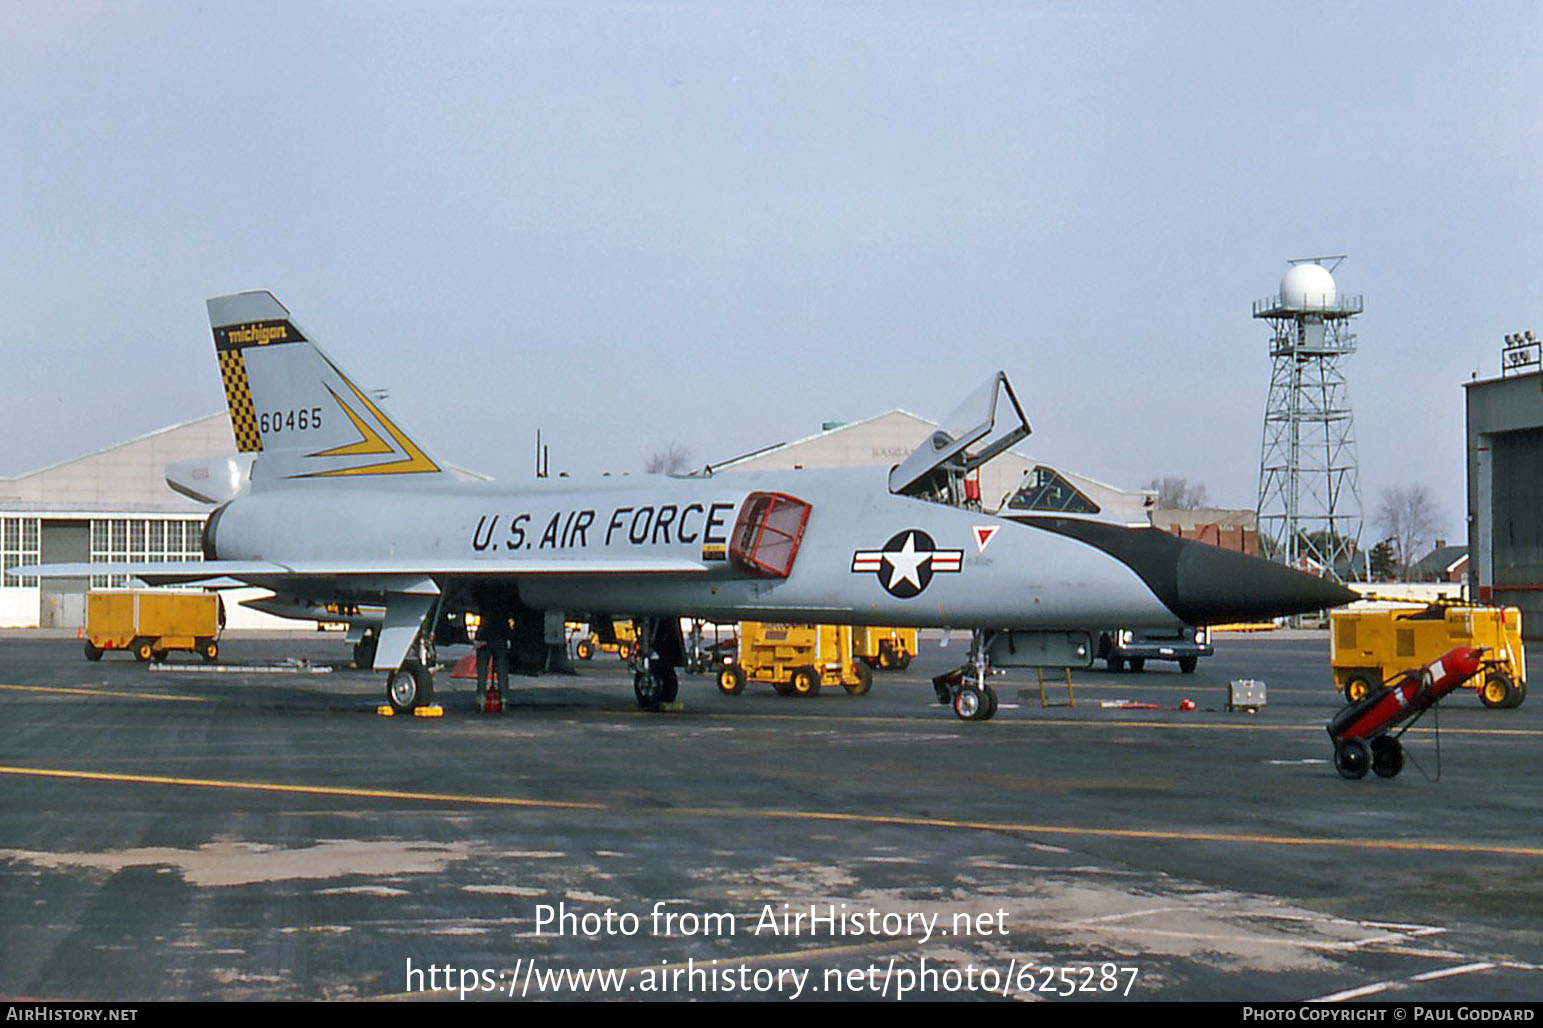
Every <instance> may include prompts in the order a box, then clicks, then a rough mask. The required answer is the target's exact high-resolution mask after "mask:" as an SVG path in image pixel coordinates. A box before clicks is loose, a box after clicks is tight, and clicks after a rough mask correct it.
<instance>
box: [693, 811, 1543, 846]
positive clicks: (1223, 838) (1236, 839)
mask: <svg viewBox="0 0 1543 1028" xmlns="http://www.w3.org/2000/svg"><path fill="white" fill-rule="evenodd" d="M670 813H673V814H682V815H686V816H692V817H710V818H717V819H720V820H722V819H726V818H735V817H748V818H764V819H779V820H789V821H826V822H840V823H846V824H868V825H897V826H901V827H908V828H958V829H966V830H969V831H977V832H1004V833H1008V834H1013V835H1077V836H1083V837H1091V838H1100V839H1135V840H1139V841H1143V842H1225V843H1240V844H1246V845H1256V846H1296V847H1304V848H1306V847H1312V848H1338V849H1357V850H1381V851H1388V852H1401V853H1485V854H1499V855H1503V856H1513V857H1543V846H1502V845H1498V844H1490V843H1462V842H1419V841H1401V840H1397V839H1334V838H1314V837H1311V836H1292V835H1253V834H1249V833H1242V832H1180V831H1163V830H1158V829H1141V828H1097V827H1085V826H1079V825H1045V824H1019V823H1014V822H1001V821H952V820H947V819H944V818H934V817H902V816H894V815H885V814H838V813H831V812H826V811H818V810H735V809H730V808H705V807H704V808H685V807H683V808H678V809H676V810H672V811H670Z"/></svg>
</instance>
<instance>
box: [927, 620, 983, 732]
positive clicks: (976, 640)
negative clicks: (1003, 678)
mask: <svg viewBox="0 0 1543 1028" xmlns="http://www.w3.org/2000/svg"><path fill="white" fill-rule="evenodd" d="M990 673H991V666H990V664H989V663H988V662H987V660H986V633H985V632H984V631H983V630H981V629H976V630H975V632H974V633H973V634H972V635H971V637H970V655H969V658H968V659H967V660H966V661H965V664H964V666H963V667H960V668H956V669H954V670H953V671H950V672H948V673H947V674H942V675H938V676H937V677H936V678H934V679H933V680H932V689H933V691H934V692H936V693H937V696H938V702H939V703H941V704H943V705H944V706H946V707H947V706H951V707H953V708H954V716H955V717H957V718H959V719H960V720H961V721H989V720H990V719H991V716H992V715H993V714H995V713H996V712H997V694H996V690H995V689H993V688H991V686H990V685H989V684H988V683H987V682H986V676H987V675H989V674H990Z"/></svg>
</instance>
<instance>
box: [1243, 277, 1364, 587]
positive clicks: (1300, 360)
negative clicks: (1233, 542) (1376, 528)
mask: <svg viewBox="0 0 1543 1028" xmlns="http://www.w3.org/2000/svg"><path fill="white" fill-rule="evenodd" d="M1344 259H1345V258H1344V256H1342V255H1341V256H1337V257H1305V258H1300V259H1298V260H1293V261H1290V262H1289V263H1290V264H1291V267H1290V268H1289V269H1288V270H1287V271H1286V275H1285V277H1284V278H1282V279H1281V282H1280V294H1279V295H1277V296H1271V297H1266V298H1265V299H1263V300H1259V301H1257V302H1256V303H1255V304H1254V317H1256V318H1262V319H1264V320H1265V321H1268V322H1269V323H1270V328H1271V330H1272V332H1273V334H1272V336H1271V337H1270V357H1271V358H1272V359H1273V360H1274V371H1273V372H1272V374H1271V376H1270V398H1269V401H1268V403H1267V404H1266V406H1265V410H1264V443H1263V446H1262V447H1261V449H1260V458H1259V506H1258V515H1259V538H1260V543H1261V545H1262V546H1263V548H1264V549H1265V555H1266V556H1268V557H1270V558H1272V559H1274V560H1276V561H1279V562H1280V563H1283V564H1287V565H1290V566H1293V567H1302V568H1303V569H1304V570H1312V571H1316V572H1318V573H1320V574H1323V575H1326V576H1330V577H1333V578H1336V579H1339V578H1349V577H1353V576H1352V573H1351V564H1352V561H1353V559H1354V558H1355V557H1356V553H1357V550H1358V548H1359V546H1360V541H1361V486H1360V466H1359V464H1358V462H1357V460H1356V452H1355V423H1354V419H1353V418H1352V416H1351V413H1350V393H1349V389H1348V388H1347V387H1346V385H1345V376H1344V373H1343V372H1341V371H1340V366H1339V365H1340V359H1341V358H1343V357H1347V356H1349V355H1350V354H1352V353H1354V352H1355V333H1354V332H1352V331H1351V325H1350V319H1351V318H1353V317H1355V316H1356V315H1357V314H1360V313H1361V310H1362V304H1361V297H1359V296H1341V295H1339V292H1338V290H1337V288H1336V287H1335V285H1334V276H1333V275H1332V274H1331V272H1332V271H1333V270H1334V269H1335V268H1338V267H1339V264H1340V262H1341V261H1343V260H1344ZM1324 264H1328V265H1329V266H1328V267H1324Z"/></svg>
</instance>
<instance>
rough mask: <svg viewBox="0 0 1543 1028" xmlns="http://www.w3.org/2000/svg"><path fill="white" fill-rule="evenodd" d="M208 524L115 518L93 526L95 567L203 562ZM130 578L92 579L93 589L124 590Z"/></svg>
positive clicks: (197, 521) (124, 576)
mask: <svg viewBox="0 0 1543 1028" xmlns="http://www.w3.org/2000/svg"><path fill="white" fill-rule="evenodd" d="M203 526H204V523H203V521H202V519H189V518H112V519H110V520H109V519H106V518H102V519H97V520H93V521H92V522H91V563H93V564H113V563H118V562H120V561H135V562H138V563H145V564H164V563H167V562H169V561H185V560H203V559H204V552H203V547H202V545H201V543H200V539H201V538H202V533H203ZM128 583H129V577H128V576H127V575H92V576H91V588H93V589H120V588H122V587H123V586H126V585H128Z"/></svg>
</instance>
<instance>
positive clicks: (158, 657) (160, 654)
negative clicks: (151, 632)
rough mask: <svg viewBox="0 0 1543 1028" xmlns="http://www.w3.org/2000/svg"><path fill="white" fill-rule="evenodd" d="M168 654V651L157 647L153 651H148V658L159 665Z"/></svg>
mask: <svg viewBox="0 0 1543 1028" xmlns="http://www.w3.org/2000/svg"><path fill="white" fill-rule="evenodd" d="M170 652H171V651H170V650H163V649H161V648H160V647H159V646H157V647H156V648H155V649H153V650H151V651H150V656H151V657H153V658H154V659H155V662H156V663H157V664H159V663H160V662H161V661H163V660H165V659H166V655H167V654H168V653H170Z"/></svg>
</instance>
